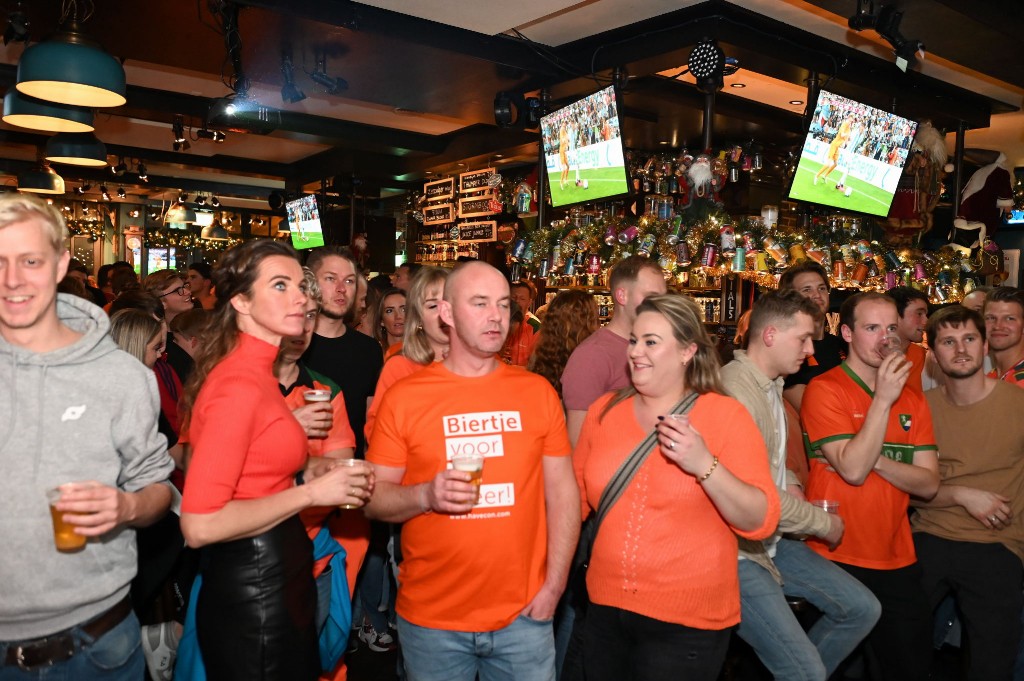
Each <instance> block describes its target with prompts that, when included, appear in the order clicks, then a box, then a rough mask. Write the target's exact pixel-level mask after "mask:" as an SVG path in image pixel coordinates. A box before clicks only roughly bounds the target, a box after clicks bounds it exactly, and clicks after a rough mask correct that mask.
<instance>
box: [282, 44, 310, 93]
mask: <svg viewBox="0 0 1024 681" xmlns="http://www.w3.org/2000/svg"><path fill="white" fill-rule="evenodd" d="M281 75H282V76H283V77H284V85H282V86H281V99H283V100H284V101H285V102H287V103H288V104H295V103H296V102H301V101H302V100H304V99H305V98H306V93H305V92H303V91H302V90H300V89H299V88H298V87H296V85H295V67H294V66H293V65H292V52H291V50H290V49H288V50H285V52H284V54H282V55H281Z"/></svg>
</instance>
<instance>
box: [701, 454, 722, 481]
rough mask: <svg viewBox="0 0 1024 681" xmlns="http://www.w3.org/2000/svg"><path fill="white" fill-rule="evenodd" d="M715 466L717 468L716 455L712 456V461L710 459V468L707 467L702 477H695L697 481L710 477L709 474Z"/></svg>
mask: <svg viewBox="0 0 1024 681" xmlns="http://www.w3.org/2000/svg"><path fill="white" fill-rule="evenodd" d="M716 468H718V457H717V456H713V457H712V461H711V468H709V469H708V472H707V473H705V474H704V475H703V476H702V477H699V478H697V482H699V483H703V482H704V481H705V480H707V479H708V478H710V477H711V474H712V473H714V472H715V469H716Z"/></svg>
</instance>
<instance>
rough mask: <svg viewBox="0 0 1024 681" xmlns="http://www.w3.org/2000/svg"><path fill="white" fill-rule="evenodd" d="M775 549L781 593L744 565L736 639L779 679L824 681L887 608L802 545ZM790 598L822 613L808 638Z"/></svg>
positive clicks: (784, 543) (761, 572)
mask: <svg viewBox="0 0 1024 681" xmlns="http://www.w3.org/2000/svg"><path fill="white" fill-rule="evenodd" d="M776 546H777V548H776V554H775V566H776V567H777V568H778V569H779V572H780V573H781V574H782V579H783V581H784V582H785V584H784V585H783V586H781V587H780V586H779V584H778V583H777V582H776V581H775V579H774V578H773V577H772V576H771V574H770V573H769V572H768V571H767V570H765V569H764V568H763V567H761V566H760V565H758V564H757V563H755V562H753V561H750V560H741V561H740V562H739V563H740V565H739V574H740V605H741V608H742V618H743V619H742V621H741V622H740V626H739V628H738V629H737V630H736V633H737V634H738V635H739V636H740V638H742V639H743V640H744V641H746V642H747V643H749V644H750V647H751V648H753V649H754V651H755V652H756V653H757V656H758V657H759V658H760V659H761V662H762V663H764V666H765V667H767V668H768V671H770V672H771V673H772V675H773V676H774V677H775V678H777V679H787V681H804V680H808V681H810V680H814V681H823V680H824V679H826V678H828V677H829V676H830V675H831V674H832V673H833V672H834V671H835V670H836V668H837V667H838V666H839V664H840V663H841V662H842V661H843V660H844V659H846V657H847V656H848V655H849V654H850V653H851V652H852V651H853V649H854V648H856V647H857V644H858V643H860V642H861V640H863V639H864V637H865V636H867V634H868V632H870V631H871V629H872V627H874V626H875V623H876V622H877V621H878V618H879V616H880V615H881V612H882V607H881V606H880V605H879V603H878V599H877V598H875V596H874V595H873V594H872V593H871V592H870V591H869V590H868V589H867V587H865V586H864V585H863V584H861V583H860V582H859V581H857V580H856V579H855V578H853V577H852V576H850V575H849V574H847V573H846V572H845V571H843V570H841V569H840V568H838V567H836V566H835V565H834V564H832V562H831V561H828V560H826V559H825V558H822V557H821V556H820V555H818V554H817V553H815V552H814V551H812V550H811V549H809V548H807V546H806V545H805V544H804V543H803V542H800V541H794V540H791V539H782V540H781V541H779V543H778V544H777V545H776ZM786 595H789V596H800V597H801V598H804V599H805V600H806V601H807V602H808V603H810V604H811V605H813V606H814V607H816V608H817V609H818V610H820V611H821V613H822V617H821V618H820V619H819V620H818V621H817V622H816V623H815V624H814V626H813V627H811V630H810V631H808V632H807V633H804V630H803V628H802V627H801V626H800V623H799V622H798V621H797V619H796V616H795V615H794V614H793V611H792V610H791V609H790V607H789V605H788V604H787V603H786Z"/></svg>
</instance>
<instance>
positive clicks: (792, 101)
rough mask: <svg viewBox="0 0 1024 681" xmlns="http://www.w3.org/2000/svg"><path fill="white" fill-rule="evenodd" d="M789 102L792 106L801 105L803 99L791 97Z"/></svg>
mask: <svg viewBox="0 0 1024 681" xmlns="http://www.w3.org/2000/svg"><path fill="white" fill-rule="evenodd" d="M789 103H790V104H792V105H793V106H801V105H802V104H803V103H804V100H802V99H791V100H789Z"/></svg>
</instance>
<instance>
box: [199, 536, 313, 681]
mask: <svg viewBox="0 0 1024 681" xmlns="http://www.w3.org/2000/svg"><path fill="white" fill-rule="evenodd" d="M202 552H203V557H202V566H201V572H202V575H203V586H202V589H201V590H200V592H199V600H198V604H197V606H196V628H197V630H198V631H197V633H198V635H199V648H200V650H201V651H202V654H203V661H204V663H205V664H206V672H207V678H209V679H211V681H214V680H216V681H221V680H227V681H231V680H233V679H239V680H240V681H241V680H242V679H244V680H245V681H258V680H262V681H271V680H272V679H281V680H282V681H284V680H288V681H290V680H292V679H296V680H304V679H309V680H313V679H316V678H317V676H318V675H319V673H320V659H319V653H318V650H317V636H316V626H315V624H314V621H313V618H314V616H315V610H316V585H315V583H314V581H313V545H312V543H311V542H310V541H309V537H308V536H307V535H306V532H305V530H304V529H303V527H302V522H301V521H300V520H299V518H298V516H294V517H292V518H289V519H288V520H286V521H284V522H283V523H281V524H280V525H278V526H277V527H275V528H273V529H271V530H268V531H267V532H264V533H263V534H261V535H259V536H257V537H252V538H248V539H237V540H235V541H230V542H223V543H220V544H213V545H210V546H207V547H205V548H203V549H202Z"/></svg>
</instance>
